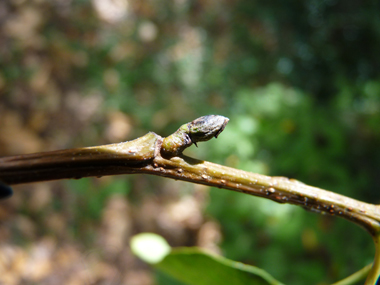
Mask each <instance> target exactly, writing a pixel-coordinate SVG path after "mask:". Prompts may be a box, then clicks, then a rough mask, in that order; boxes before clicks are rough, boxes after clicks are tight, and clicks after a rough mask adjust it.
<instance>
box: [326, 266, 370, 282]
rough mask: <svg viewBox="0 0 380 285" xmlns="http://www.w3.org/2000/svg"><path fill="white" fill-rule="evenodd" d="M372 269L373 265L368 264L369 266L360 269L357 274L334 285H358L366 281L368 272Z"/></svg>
mask: <svg viewBox="0 0 380 285" xmlns="http://www.w3.org/2000/svg"><path fill="white" fill-rule="evenodd" d="M371 268H372V263H371V264H368V265H367V266H365V267H363V268H362V269H360V270H359V271H357V272H355V273H354V274H351V275H350V276H348V277H346V278H344V279H342V280H340V281H338V282H335V283H334V284H332V285H352V284H356V283H357V282H359V281H361V280H363V279H365V278H366V277H367V276H368V272H369V271H370V270H371Z"/></svg>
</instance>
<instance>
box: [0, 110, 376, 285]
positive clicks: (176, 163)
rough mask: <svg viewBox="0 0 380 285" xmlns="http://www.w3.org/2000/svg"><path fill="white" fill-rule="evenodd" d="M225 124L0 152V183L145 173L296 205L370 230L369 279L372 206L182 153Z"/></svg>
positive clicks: (214, 121) (208, 122)
mask: <svg viewBox="0 0 380 285" xmlns="http://www.w3.org/2000/svg"><path fill="white" fill-rule="evenodd" d="M227 123H228V119H227V118H225V117H222V116H215V115H210V116H204V117H201V118H198V119H197V120H195V121H192V122H190V123H187V124H184V125H182V126H181V127H180V128H179V129H178V130H177V131H176V132H175V133H173V134H172V135H170V136H168V137H166V138H162V137H161V136H159V135H157V134H155V133H152V132H150V133H148V134H146V135H145V136H143V137H140V138H138V139H135V140H133V141H129V142H123V143H117V144H110V145H103V146H95V147H87V148H78V149H68V150H59V151H53V152H42V153H35V154H26V155H19V156H10V157H3V158H0V185H1V182H3V183H5V184H8V185H12V184H20V183H30V182H37V181H47V180H55V179H79V178H82V177H90V176H96V177H101V176H104V175H116V174H132V173H145V174H152V175H157V176H164V177H168V178H173V179H177V180H184V181H189V182H192V183H199V184H204V185H208V186H214V187H218V188H223V189H228V190H232V191H237V192H242V193H245V194H249V195H254V196H259V197H263V198H267V199H270V200H273V201H275V202H278V203H289V204H294V205H299V206H301V207H303V208H305V209H307V210H310V211H313V212H317V213H321V214H329V215H335V216H340V217H342V218H345V219H347V220H349V221H351V222H354V223H356V224H358V225H360V226H361V227H363V228H365V229H366V230H367V231H368V232H369V233H370V234H371V235H372V237H373V238H374V240H375V243H376V260H375V262H374V266H373V268H372V270H371V273H370V275H369V279H367V281H368V282H375V281H373V280H375V279H376V278H377V276H378V275H379V274H380V270H379V268H380V264H379V263H380V261H379V260H380V249H379V248H380V246H379V236H380V226H379V222H380V208H379V207H378V206H376V205H373V204H368V203H364V202H361V201H358V200H355V199H352V198H349V197H346V196H343V195H339V194H336V193H333V192H330V191H326V190H323V189H320V188H317V187H313V186H308V185H306V184H304V183H302V182H299V181H297V180H294V179H288V178H286V177H270V176H265V175H261V174H257V173H251V172H246V171H242V170H238V169H234V168H230V167H226V166H222V165H218V164H214V163H211V162H207V161H202V160H197V159H193V158H190V157H187V156H184V155H182V152H183V150H184V149H185V148H187V147H189V146H190V145H192V144H193V143H194V144H196V143H197V142H200V141H206V140H209V139H211V138H212V137H217V136H218V135H219V134H220V133H221V132H222V131H223V129H224V127H225V126H226V124H227ZM3 186H4V185H3ZM3 188H4V187H3ZM0 196H1V195H0ZM375 265H376V266H375ZM367 284H372V283H367ZM373 284H375V283H373Z"/></svg>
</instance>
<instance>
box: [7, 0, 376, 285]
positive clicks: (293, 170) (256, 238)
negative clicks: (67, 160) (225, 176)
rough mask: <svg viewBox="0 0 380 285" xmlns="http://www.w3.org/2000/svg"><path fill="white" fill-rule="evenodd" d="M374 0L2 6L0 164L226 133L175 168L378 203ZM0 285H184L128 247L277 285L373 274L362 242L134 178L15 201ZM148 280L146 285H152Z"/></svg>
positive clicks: (337, 226) (279, 214)
mask: <svg viewBox="0 0 380 285" xmlns="http://www.w3.org/2000/svg"><path fill="white" fill-rule="evenodd" d="M379 11H380V4H379V2H378V1H369V0H368V1H356V0H345V1H343V0H305V1H290V0H289V1H279V0H273V1H243V0H234V1H215V0H200V1H191V0H173V1H154V0H92V1H90V0H71V1H70V0H49V1H48V0H6V1H0V155H1V156H6V155H15V154H23V153H31V152H39V151H47V150H56V149H63V148H73V147H84V146H92V145H100V144H106V143H113V142H120V141H126V140H130V139H133V138H136V137H139V136H141V135H143V134H145V133H146V132H148V131H154V132H156V133H158V134H160V135H162V136H166V135H169V134H170V133H172V132H173V131H175V130H176V129H177V128H178V127H179V126H180V125H181V124H183V123H186V122H189V121H191V120H193V119H195V118H197V117H199V116H202V115H206V114H219V115H224V116H227V117H229V118H230V123H229V124H228V126H227V128H226V130H225V131H224V132H223V133H222V134H221V135H220V137H219V138H218V139H217V140H212V141H210V142H207V143H200V144H199V148H195V146H193V147H191V148H190V149H188V150H186V154H187V155H190V156H193V157H196V158H200V159H205V160H209V161H212V162H216V163H220V164H223V165H227V166H231V167H235V168H239V169H244V170H248V171H252V172H258V173H262V174H267V175H275V176H287V177H292V178H295V179H298V180H300V181H303V182H305V183H307V184H310V185H313V186H318V187H322V188H325V189H328V190H331V191H334V192H337V193H341V194H344V195H347V196H351V197H353V198H357V199H360V200H363V201H366V202H371V203H380V192H379V187H380V148H379V145H380V113H379V112H380V72H379V70H380V55H379V50H380V17H379ZM14 190H15V194H14V196H13V197H12V198H11V199H9V200H5V201H1V202H0V283H1V284H154V283H157V282H158V283H159V284H179V283H175V282H174V281H173V280H169V278H168V277H167V276H164V275H162V274H159V273H157V272H155V271H154V270H153V269H152V268H150V267H149V266H148V265H146V264H144V263H143V262H142V261H140V260H138V259H137V258H135V257H134V256H133V255H132V254H131V251H130V248H129V240H130V238H131V236H133V235H134V234H137V233H140V232H155V233H158V234H160V235H162V236H164V237H165V238H166V239H167V240H168V242H169V243H170V244H171V245H172V246H195V245H196V246H201V247H203V248H207V249H208V250H211V251H213V252H217V253H219V254H222V255H224V256H226V257H228V258H231V259H234V260H238V261H241V262H244V263H248V264H252V265H256V266H259V267H261V268H263V269H265V270H266V271H268V272H269V273H270V274H272V275H273V276H274V277H275V278H277V279H278V280H281V281H282V282H284V283H287V284H329V283H332V282H333V281H336V280H339V279H341V278H343V277H346V276H347V275H349V274H351V273H353V272H355V271H356V270H359V269H360V268H362V267H363V266H365V265H367V264H368V263H370V262H371V261H372V259H373V256H374V246H373V245H372V241H371V238H370V236H369V235H368V234H367V233H365V232H364V230H362V229H361V228H359V227H357V226H355V225H353V224H351V223H349V222H347V221H345V220H342V219H339V218H336V217H330V216H321V215H317V214H314V213H309V212H306V211H304V210H303V209H301V208H299V207H296V206H289V205H279V204H276V203H274V202H272V201H267V200H265V199H260V198H256V197H249V196H247V195H244V194H241V193H234V192H228V191H227V190H221V189H214V188H209V187H205V186H200V185H195V184H190V183H185V182H180V181H174V180H173V181H172V180H169V179H164V178H160V177H149V176H144V175H130V176H114V177H103V178H100V179H97V178H93V179H92V178H91V179H81V180H76V181H55V182H48V183H35V184H30V185H20V186H17V187H14ZM157 280H158V281H157Z"/></svg>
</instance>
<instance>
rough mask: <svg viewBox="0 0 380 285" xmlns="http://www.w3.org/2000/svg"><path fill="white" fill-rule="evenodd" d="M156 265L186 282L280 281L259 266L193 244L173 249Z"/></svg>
mask: <svg viewBox="0 0 380 285" xmlns="http://www.w3.org/2000/svg"><path fill="white" fill-rule="evenodd" d="M156 266H157V268H159V269H160V270H162V271H164V272H165V273H167V274H170V275H172V276H174V277H176V278H177V279H178V280H180V281H182V282H184V283H186V284H196V285H203V284H204V285H212V284H215V285H219V284H234V285H239V284H242V285H245V284H257V285H260V284H263V285H264V284H273V285H274V284H282V283H280V282H278V281H277V280H275V279H274V278H273V277H272V276H270V275H269V274H268V273H267V272H266V271H264V270H262V269H260V268H257V267H254V266H251V265H246V264H243V263H240V262H236V261H233V260H230V259H227V258H224V257H221V256H217V255H213V254H209V253H206V252H204V251H202V250H201V249H199V248H195V247H193V248H178V249H174V250H173V251H172V252H171V253H170V254H169V255H167V256H166V257H165V258H164V259H163V260H162V261H161V262H160V263H158V264H157V265H156Z"/></svg>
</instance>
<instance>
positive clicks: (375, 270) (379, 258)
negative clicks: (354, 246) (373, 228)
mask: <svg viewBox="0 0 380 285" xmlns="http://www.w3.org/2000/svg"><path fill="white" fill-rule="evenodd" d="M373 241H374V242H375V247H376V252H375V259H374V262H373V265H372V268H371V271H370V272H369V274H368V277H367V279H366V281H365V285H377V284H379V283H378V281H379V278H380V234H379V233H377V234H376V235H375V236H373Z"/></svg>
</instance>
